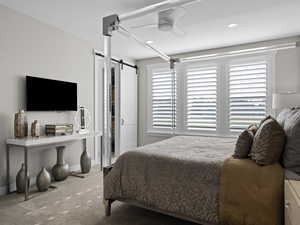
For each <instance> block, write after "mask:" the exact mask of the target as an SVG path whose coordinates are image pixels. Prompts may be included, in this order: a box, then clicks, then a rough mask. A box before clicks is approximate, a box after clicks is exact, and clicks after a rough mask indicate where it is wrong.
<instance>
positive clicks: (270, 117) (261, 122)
mask: <svg viewBox="0 0 300 225" xmlns="http://www.w3.org/2000/svg"><path fill="white" fill-rule="evenodd" d="M272 118H273V117H272V116H270V115H269V116H266V117H265V118H263V119H262V120H261V121H260V123H259V124H258V128H259V127H260V126H261V125H262V124H263V123H264V122H265V121H266V120H268V119H272Z"/></svg>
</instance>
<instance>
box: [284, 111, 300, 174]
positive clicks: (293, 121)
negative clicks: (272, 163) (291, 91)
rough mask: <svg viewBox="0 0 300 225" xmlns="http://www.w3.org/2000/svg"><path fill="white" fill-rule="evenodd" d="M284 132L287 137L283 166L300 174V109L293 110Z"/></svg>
mask: <svg viewBox="0 0 300 225" xmlns="http://www.w3.org/2000/svg"><path fill="white" fill-rule="evenodd" d="M284 131H285V133H286V136H287V141H286V145H285V151H284V153H283V161H282V163H283V166H284V167H285V168H286V169H288V170H291V171H293V172H295V173H298V174H300V109H299V108H295V109H292V110H291V112H290V114H289V116H288V117H287V118H286V120H285V122H284Z"/></svg>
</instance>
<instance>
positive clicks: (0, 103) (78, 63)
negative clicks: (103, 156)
mask: <svg viewBox="0 0 300 225" xmlns="http://www.w3.org/2000/svg"><path fill="white" fill-rule="evenodd" d="M25 75H32V76H40V77H45V78H50V79H59V80H65V81H71V82H77V83H78V104H80V105H83V106H85V107H87V108H88V109H89V110H90V112H91V113H92V115H93V112H94V102H93V101H94V83H93V81H94V58H93V46H92V45H91V44H90V43H88V42H86V41H82V40H79V39H77V38H75V37H73V36H71V35H69V34H67V33H65V32H63V31H61V30H58V29H56V28H54V27H52V26H49V25H46V24H43V23H41V22H39V21H37V20H34V19H32V18H31V17H28V16H24V15H22V14H19V13H16V12H15V11H12V10H10V9H8V8H6V7H3V6H1V5H0V187H1V186H2V187H3V185H5V183H6V155H5V140H6V138H8V137H12V136H13V119H14V113H15V112H17V111H18V110H19V109H22V108H25ZM73 116H74V113H71V112H63V113H56V112H34V113H33V112H29V113H28V120H29V123H31V122H32V121H33V120H34V119H38V120H39V121H40V122H41V124H45V123H55V122H70V123H72V122H73ZM93 146H94V143H93V140H88V150H90V151H91V153H92V156H93V155H94V147H93ZM81 150H82V148H81V144H80V143H78V142H77V143H73V144H69V145H68V146H67V149H66V157H65V159H66V161H67V162H68V163H69V164H70V165H78V164H79V157H80V154H81ZM22 161H23V154H22V151H18V150H17V149H15V150H14V151H13V153H12V158H11V163H12V165H11V167H12V168H11V177H10V179H11V182H12V183H13V182H14V179H15V175H16V172H17V170H18V169H19V168H20V167H21V163H22ZM55 161H56V152H55V151H54V149H43V150H35V151H32V152H30V155H29V164H30V167H29V171H30V175H31V176H35V175H36V174H37V172H38V171H39V170H40V169H41V167H42V166H46V167H51V166H53V165H54V164H55ZM1 190H3V189H1V188H0V192H1Z"/></svg>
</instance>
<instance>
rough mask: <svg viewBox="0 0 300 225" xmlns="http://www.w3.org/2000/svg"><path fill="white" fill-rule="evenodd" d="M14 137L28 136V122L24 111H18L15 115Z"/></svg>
mask: <svg viewBox="0 0 300 225" xmlns="http://www.w3.org/2000/svg"><path fill="white" fill-rule="evenodd" d="M14 128H15V137H16V138H24V137H27V136H28V122H27V116H26V113H25V111H24V110H20V111H19V112H17V113H16V114H15V124H14Z"/></svg>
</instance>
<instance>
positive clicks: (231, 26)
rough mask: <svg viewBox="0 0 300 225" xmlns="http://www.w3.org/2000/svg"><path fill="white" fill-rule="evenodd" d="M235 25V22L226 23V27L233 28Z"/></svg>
mask: <svg viewBox="0 0 300 225" xmlns="http://www.w3.org/2000/svg"><path fill="white" fill-rule="evenodd" d="M236 26H237V24H236V23H231V24H228V26H227V27H228V28H234V27H236Z"/></svg>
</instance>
